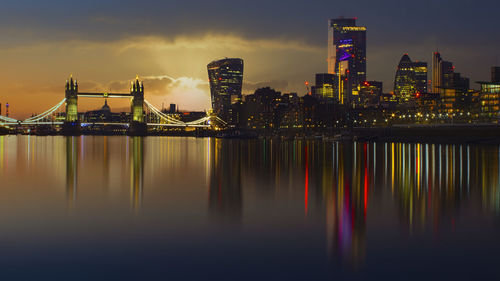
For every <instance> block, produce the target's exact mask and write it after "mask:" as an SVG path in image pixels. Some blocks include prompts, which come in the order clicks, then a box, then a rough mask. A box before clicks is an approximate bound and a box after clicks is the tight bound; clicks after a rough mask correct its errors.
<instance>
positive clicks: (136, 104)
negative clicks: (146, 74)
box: [128, 77, 147, 136]
mask: <svg viewBox="0 0 500 281" xmlns="http://www.w3.org/2000/svg"><path fill="white" fill-rule="evenodd" d="M130 95H131V96H132V105H131V107H132V109H131V110H132V112H131V117H130V127H129V132H128V133H129V135H131V136H145V135H146V133H147V124H146V122H145V120H144V85H143V84H142V82H140V81H139V77H136V78H135V81H134V82H132V87H131V88H130Z"/></svg>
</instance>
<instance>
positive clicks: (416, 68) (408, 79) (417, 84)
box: [394, 54, 427, 102]
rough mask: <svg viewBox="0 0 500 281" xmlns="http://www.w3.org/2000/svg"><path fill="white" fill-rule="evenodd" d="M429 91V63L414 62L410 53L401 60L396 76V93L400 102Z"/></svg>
mask: <svg viewBox="0 0 500 281" xmlns="http://www.w3.org/2000/svg"><path fill="white" fill-rule="evenodd" d="M426 92H427V63H425V62H413V61H411V59H410V57H409V56H408V54H404V55H403V57H402V58H401V60H400V61H399V64H398V67H397V70H396V77H395V78H394V94H395V95H396V98H397V99H398V100H399V101H400V102H408V101H410V100H411V99H412V98H413V97H415V96H420V95H421V94H423V93H426Z"/></svg>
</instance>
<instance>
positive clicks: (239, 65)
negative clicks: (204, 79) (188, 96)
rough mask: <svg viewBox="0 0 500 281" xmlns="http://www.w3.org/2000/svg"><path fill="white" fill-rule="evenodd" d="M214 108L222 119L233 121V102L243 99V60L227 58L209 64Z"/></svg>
mask: <svg viewBox="0 0 500 281" xmlns="http://www.w3.org/2000/svg"><path fill="white" fill-rule="evenodd" d="M207 68H208V78H209V81H210V93H211V97H212V109H213V111H214V113H215V114H217V115H218V116H219V117H220V118H221V119H223V120H225V121H226V122H231V116H232V112H231V104H233V103H236V102H239V101H241V88H242V84H243V60H242V59H239V58H226V59H222V60H218V61H213V62H211V63H209V64H208V66H207Z"/></svg>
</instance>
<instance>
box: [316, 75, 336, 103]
mask: <svg viewBox="0 0 500 281" xmlns="http://www.w3.org/2000/svg"><path fill="white" fill-rule="evenodd" d="M337 85H338V82H337V76H335V74H331V73H317V74H316V81H315V85H314V86H313V87H312V89H311V92H312V94H313V95H315V96H316V97H318V98H323V99H326V98H332V99H333V98H335V99H338V87H337Z"/></svg>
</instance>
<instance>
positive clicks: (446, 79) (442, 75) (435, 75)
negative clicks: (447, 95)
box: [432, 52, 455, 94]
mask: <svg viewBox="0 0 500 281" xmlns="http://www.w3.org/2000/svg"><path fill="white" fill-rule="evenodd" d="M454 69H455V67H454V66H453V63H451V62H449V61H445V60H443V59H442V58H441V54H440V53H439V52H435V53H434V54H433V56H432V92H433V93H435V94H439V93H442V92H443V91H444V90H443V89H444V88H450V87H452V76H453V72H454Z"/></svg>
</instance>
